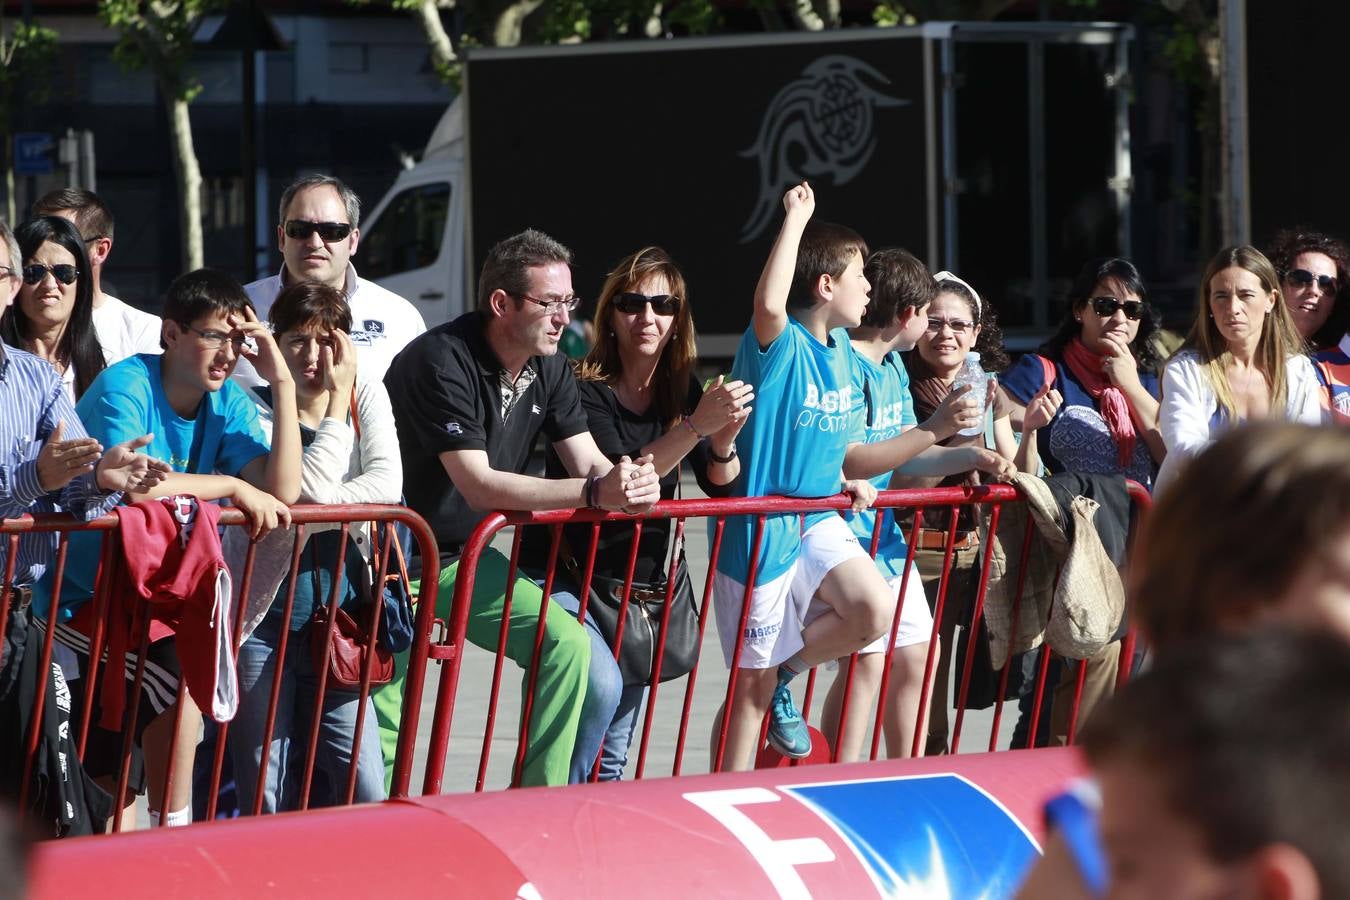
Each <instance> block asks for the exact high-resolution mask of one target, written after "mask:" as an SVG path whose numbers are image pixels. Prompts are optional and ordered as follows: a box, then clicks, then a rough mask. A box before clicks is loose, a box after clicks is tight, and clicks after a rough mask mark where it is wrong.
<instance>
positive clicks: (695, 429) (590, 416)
mask: <svg viewBox="0 0 1350 900" xmlns="http://www.w3.org/2000/svg"><path fill="white" fill-rule="evenodd" d="M595 326H596V334H597V341H596V344H595V346H594V347H592V348H591V351H590V352H589V353H588V354H587V355H586V358H585V359H583V360H582V361H581V364H580V368H579V372H578V377H579V378H580V381H581V385H580V387H581V403H582V406H583V407H584V408H585V410H586V418H587V420H588V423H589V426H590V431H591V435H592V436H593V437H594V438H595V443H596V445H597V446H599V448H600V450H601V452H603V453H604V454H605V455H606V456H608V457H609V458H610V459H612V460H615V461H617V460H618V459H619V457H621V456H628V457H630V458H633V459H636V458H638V457H639V456H646V455H648V454H651V456H652V458H653V465H654V466H655V468H656V471H657V473H658V474H659V475H660V476H661V497H662V499H670V498H672V497H674V496H675V491H676V488H677V486H678V485H679V481H680V461H681V460H683V459H684V458H685V456H689V455H690V454H691V451H692V456H691V461H692V463H693V470H694V476H695V478H696V479H697V480H698V483H699V486H700V487H701V488H702V489H703V491H704V492H705V493H707V494H709V495H712V496H721V495H725V494H727V493H728V492H729V490H728V489H729V487H730V485H731V482H732V481H734V480H735V478H736V476H737V475H738V474H739V473H740V460H738V459H737V458H736V435H737V434H739V433H740V430H741V426H742V425H744V424H745V420H746V418H747V417H748V416H749V415H750V401H751V400H753V399H754V394H753V391H752V387H751V385H748V384H744V383H742V382H739V381H731V382H724V381H723V380H722V378H721V377H720V376H719V377H718V378H717V379H716V381H714V382H713V384H712V385H711V386H710V387H709V389H708V390H707V391H706V392H705V391H704V390H703V389H702V388H700V387H699V384H698V381H697V380H696V379H695V377H694V365H695V362H696V359H695V355H694V347H695V345H694V320H693V316H692V315H691V314H690V310H689V303H688V298H687V295H686V293H685V284H684V277H683V276H682V275H681V274H680V270H679V269H678V268H677V267H676V266H675V263H674V262H673V261H672V260H671V258H670V256H669V254H667V253H666V251H665V250H662V249H661V248H660V247H644V248H642V249H641V250H639V251H637V252H636V253H633V254H631V255H629V256H627V257H625V258H624V259H623V260H622V261H621V262H620V263H619V264H618V265H617V266H616V267H615V268H614V271H612V272H610V273H609V277H608V278H606V279H605V285H604V287H603V288H602V290H601V292H600V300H599V303H598V304H597V306H596V311H595ZM546 466H547V470H548V475H549V476H550V477H566V472H565V470H564V469H563V466H562V462H561V461H560V460H559V459H558V457H557V455H556V454H555V453H554V452H553V451H552V450H550V451H549V452H548V455H547V462H546ZM531 531H532V532H533V534H527V535H526V537H525V541H524V543H525V546H524V547H523V548H522V554H521V555H522V559H523V560H525V562H523V563H522V565H524V566H525V567H526V568H528V569H532V570H535V571H536V572H538V571H542V569H543V568H544V567H545V565H546V564H547V552H548V536H547V533H546V532H545V531H544V530H543V529H531ZM670 531H671V523H670V521H669V520H668V519H648V520H647V521H645V522H644V523H643V528H642V538H641V541H640V542H639V545H638V555H637V562H636V564H635V566H634V569H633V581H634V582H645V583H647V584H651V585H656V584H659V583H661V582H663V581H664V580H665V579H666V577H667V571H668V570H667V566H668V562H669V558H670ZM591 533H592V527H591V526H590V525H571V526H568V527H567V528H566V529H565V532H564V535H565V537H564V544H563V547H562V549H560V551H559V563H558V567H557V573H556V575H555V584H556V585H557V586H558V589H559V590H560V591H568V590H570V591H572V592H573V593H576V592H579V590H580V588H579V587H578V586H577V585H576V583H575V581H576V578H577V577H579V576H575V575H573V574H572V573H571V572H569V566H568V565H567V561H568V560H571V561H574V562H575V567H576V570H577V571H578V572H579V571H580V569H581V568H582V567H584V566H585V561H586V557H587V555H588V553H589V551H590V540H591ZM632 535H633V527H632V526H631V525H629V524H627V523H621V524H612V525H605V526H603V527H602V528H601V529H600V536H599V545H598V546H597V548H596V555H595V569H594V573H595V574H596V575H607V576H611V577H615V578H619V579H622V578H623V577H624V575H625V574H626V573H627V571H628V555H629V553H630V551H631V548H632V544H631V541H632ZM694 583H695V584H699V583H700V581H699V579H695V580H694ZM554 599H555V600H558V601H560V602H563V605H564V606H567V605H568V604H567V603H566V602H565V601H564V598H563V597H561V596H560V595H559V593H558V592H555V593H554ZM575 608H576V607H575V606H573V609H575ZM645 694H646V685H645V684H627V685H624V688H623V693H622V697H621V699H620V701H619V707H618V710H617V711H616V712H615V716H614V721H613V722H612V723H611V725H610V727H609V729H608V731H607V732H606V733H605V740H604V749H603V751H602V753H601V760H600V778H601V780H615V779H618V778H620V777H622V775H623V771H624V767H625V765H626V764H627V759H628V747H629V744H630V743H631V742H632V738H633V731H634V729H635V728H636V726H637V719H638V713H639V712H640V710H641V709H642V705H643V704H642V699H643V697H644V696H645ZM582 721H583V722H585V721H586V716H585V714H584V712H583V714H582ZM582 739H583V736H582V735H578V736H577V741H578V743H579V744H580V743H581V742H582Z"/></svg>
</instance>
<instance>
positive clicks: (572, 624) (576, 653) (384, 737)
mask: <svg viewBox="0 0 1350 900" xmlns="http://www.w3.org/2000/svg"><path fill="white" fill-rule="evenodd" d="M458 568H459V563H458V562H454V563H452V564H450V565H449V566H446V567H445V568H444V569H442V570H441V574H440V588H439V590H438V591H437V593H436V617H437V618H440V619H447V620H448V618H449V615H450V601H451V599H452V598H453V597H454V593H455V573H456V571H457V570H458ZM509 570H510V561H509V560H508V559H507V558H506V557H505V556H503V555H502V554H501V553H499V552H497V551H496V550H493V549H491V548H489V549H487V550H485V551H484V552H483V555H482V557H480V559H479V563H478V574H477V577H476V578H475V579H474V586H473V600H472V603H471V604H470V608H469V629H468V635H469V640H470V641H472V642H473V643H474V644H476V645H477V646H479V647H482V648H483V649H484V650H487V651H489V652H491V653H496V652H497V640H498V637H499V634H500V631H501V623H502V609H503V607H504V606H505V601H506V579H507V573H508V571H509ZM543 599H544V595H543V592H542V591H540V590H539V586H538V585H536V584H535V583H534V582H533V581H531V580H529V579H528V578H523V577H518V578H516V581H515V587H514V589H513V590H512V592H511V619H510V625H509V627H508V628H507V633H506V655H507V656H508V657H510V658H511V659H512V660H514V661H515V663H516V665H518V666H520V667H521V668H522V669H525V670H526V677H525V678H524V679H522V682H521V708H522V709H523V708H524V696H525V691H526V690H527V689H528V687H529V683H530V679H529V673H528V669H529V666H530V661H531V657H532V656H533V653H534V636H535V632H536V631H537V630H538V627H539V607H540V604H541V603H542V602H543ZM590 663H591V644H590V638H589V637H588V636H587V634H586V630H585V628H584V627H583V626H582V625H581V624H580V623H578V622H577V619H576V616H574V615H571V614H569V613H568V612H567V611H566V610H564V609H563V608H562V607H560V606H558V605H557V604H556V603H555V604H553V608H552V609H550V610H549V613H548V621H547V622H546V623H545V626H544V643H543V648H542V650H541V652H540V655H539V680H538V685H537V687H536V689H535V694H534V707H533V708H532V709H531V713H530V738H529V748H528V750H527V751H526V753H525V763H524V768H523V771H522V772H521V777H520V783H521V785H522V786H525V787H529V786H534V785H552V784H567V777H568V772H569V769H570V766H571V761H572V751H573V749H574V748H575V745H576V737H577V722H578V721H579V719H580V718H581V706H582V703H583V702H584V701H585V699H586V677H587V672H588V670H589V668H590ZM446 665H448V663H446ZM407 668H408V654H407V653H400V654H398V655H397V656H395V671H394V680H393V681H392V682H390V683H389V684H386V685H384V686H383V687H381V688H380V689H379V690H378V691H376V692H374V694H373V701H374V704H375V715H376V720H377V722H378V724H379V728H380V746H381V748H382V749H383V751H384V770H385V788H386V790H387V789H388V788H389V786H390V782H391V781H392V780H393V765H394V753H395V750H396V749H397V747H398V731H399V723H400V721H401V719H402V716H403V683H404V677H405V676H406V674H407ZM480 712H484V713H485V712H486V710H477V709H466V708H460V709H457V710H455V720H456V721H457V722H459V723H460V724H461V725H462V724H463V723H464V721H465V717H466V716H473V715H475V714H478V713H480Z"/></svg>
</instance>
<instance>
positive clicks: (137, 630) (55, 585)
mask: <svg viewBox="0 0 1350 900" xmlns="http://www.w3.org/2000/svg"><path fill="white" fill-rule="evenodd" d="M291 519H292V525H293V536H292V537H291V538H290V544H291V549H290V553H289V557H290V563H289V575H290V578H289V588H288V589H287V590H286V591H285V592H284V596H281V595H278V596H277V597H276V598H275V601H274V602H275V603H277V604H282V606H283V609H284V616H285V618H286V619H287V620H288V621H289V618H290V616H291V611H292V607H293V604H294V602H295V590H296V574H297V571H298V569H299V566H300V560H301V552H302V548H303V546H304V542H305V536H306V534H307V533H309V532H310V531H312V530H313V528H314V527H315V526H320V525H329V526H332V525H336V526H338V527H339V529H340V534H341V535H342V537H343V538H344V539H342V540H340V541H339V550H338V560H337V563H336V571H342V570H343V566H344V561H345V553H346V547H347V541H346V540H345V538H346V536H347V534H348V530H349V529H350V528H351V527H352V526H353V525H355V524H363V523H371V530H372V533H374V532H375V531H376V530H382V531H384V532H385V534H386V540H385V542H384V545H385V546H389V545H390V544H391V543H392V541H393V540H394V534H393V528H394V525H395V524H396V523H397V524H401V525H404V526H406V527H407V528H408V529H409V531H410V532H411V534H412V537H413V539H414V540H415V541H416V544H417V547H418V550H419V553H420V555H421V556H422V557H423V558H426V559H436V558H437V549H436V541H435V538H434V536H433V535H432V533H431V529H430V527H429V526H428V525H427V523H426V522H425V521H424V520H423V519H422V518H421V517H420V516H418V515H417V514H416V513H414V512H412V511H411V510H409V509H406V508H404V507H401V506H392V505H359V504H345V505H341V504H339V505H330V506H307V505H305V506H295V507H292V509H291ZM220 524H221V526H223V527H225V528H239V527H245V526H247V525H248V520H247V518H246V517H245V516H244V514H243V513H242V512H241V511H239V510H237V509H230V508H226V509H223V510H221V513H220ZM81 531H93V532H107V533H108V534H109V535H110V537H106V536H105V539H104V541H103V546H104V549H103V554H102V558H101V560H100V563H99V574H98V577H97V581H96V587H95V591H94V595H93V598H92V599H91V600H90V601H89V602H90V603H91V604H93V610H94V612H93V617H92V621H93V623H94V625H93V633H92V634H90V635H88V638H89V645H90V652H89V656H88V660H89V664H88V668H89V670H88V671H86V672H83V673H81V675H80V677H82V678H84V679H87V680H86V681H85V685H86V686H85V689H84V690H83V703H82V704H81V708H79V709H72V710H71V722H72V726H73V728H74V732H75V741H76V748H77V752H79V753H80V754H81V755H82V756H83V754H84V753H85V751H86V747H87V742H88V739H89V734H90V725H91V723H90V718H91V712H92V708H93V706H94V696H95V693H96V691H97V690H98V688H99V684H100V683H99V670H100V668H101V667H102V666H103V660H104V657H106V656H108V654H107V648H108V637H109V635H108V633H107V625H108V618H109V614H110V609H111V608H112V598H111V597H110V586H109V584H108V580H109V579H108V576H107V570H108V569H109V568H110V566H109V565H108V564H107V562H108V560H109V559H110V558H111V556H110V554H112V553H115V552H118V551H119V550H120V540H121V537H120V533H119V530H118V519H117V517H116V516H112V515H109V516H104V517H102V518H99V519H95V520H93V521H90V522H82V521H77V520H74V519H72V518H71V517H68V516H57V515H39V516H26V517H23V518H21V519H13V520H5V521H3V522H0V535H5V536H7V537H6V538H4V539H6V540H7V541H8V553H7V562H6V567H5V568H6V571H5V573H4V582H3V591H2V592H0V645H3V640H4V637H5V628H6V627H7V626H8V623H9V620H10V615H9V614H10V609H11V604H12V602H13V601H14V600H15V599H17V596H18V595H17V592H16V591H14V590H13V580H14V575H15V566H16V561H17V558H18V547H19V540H20V536H21V535H23V534H55V535H56V536H57V541H58V544H57V547H56V552H55V555H54V563H53V570H54V571H53V580H52V596H60V593H61V588H62V584H63V581H64V577H65V570H66V561H67V554H68V549H69V539H70V535H71V534H73V533H76V532H81ZM282 537H284V535H283V536H282ZM256 548H257V545H256V544H252V543H250V544H249V546H248V549H247V551H246V558H245V561H244V568H243V571H242V572H234V573H232V574H233V577H234V578H235V580H236V581H237V583H238V585H239V591H238V594H237V596H238V597H239V598H241V599H240V602H239V604H238V608H237V609H236V610H234V611H233V613H234V614H233V618H232V623H233V629H234V632H233V646H234V649H235V652H236V654H237V652H238V650H239V647H240V644H241V641H242V631H243V626H244V615H243V608H244V606H245V599H244V598H248V597H249V595H250V581H251V579H252V577H253V575H254V565H255V551H256ZM394 565H395V563H394V562H393V561H391V558H390V556H389V555H388V554H384V555H382V556H381V557H380V558H379V560H378V562H377V566H376V568H377V570H378V571H377V572H375V573H372V574H373V578H374V584H376V585H382V584H383V582H384V577H385V575H386V574H387V573H389V572H390V571H392V568H391V567H393V566H394ZM340 581H341V580H340V579H338V578H332V579H331V583H332V587H331V590H329V592H328V598H327V608H328V617H327V620H328V626H327V627H328V633H326V634H325V635H324V639H325V645H326V644H327V643H328V640H329V639H331V636H332V634H331V632H332V629H333V628H334V621H335V616H334V612H335V611H336V609H337V606H338V602H339V587H340ZM436 591H437V584H436V581H435V579H432V580H430V581H428V582H427V583H426V584H425V585H424V586H423V587H422V590H421V592H420V597H421V602H420V603H419V604H418V606H417V612H416V621H415V626H414V641H413V646H412V648H411V652H410V655H409V665H408V673H409V678H408V689H407V698H408V701H409V702H407V703H406V704H404V705H403V708H402V721H401V727H400V734H401V735H404V736H406V740H405V741H404V743H406V744H407V745H408V746H407V748H406V749H405V748H400V754H399V758H400V759H402V760H404V763H403V764H404V766H407V765H408V762H407V760H408V759H410V754H411V746H412V743H413V741H414V739H415V737H416V735H417V733H418V720H419V714H420V711H421V699H420V698H421V692H422V684H423V680H424V672H425V668H426V660H427V653H428V643H429V636H430V634H431V632H432V627H433V619H434V612H435V605H436ZM375 596H376V597H377V598H378V588H376V593H375ZM150 607H151V604H150V603H149V602H142V603H136V604H135V610H134V613H133V616H134V618H133V622H134V624H133V625H132V630H131V635H132V646H135V647H137V648H138V649H137V650H136V654H135V660H136V661H135V677H134V680H133V681H132V688H131V691H130V693H129V696H128V700H127V707H128V708H127V710H126V712H125V714H124V716H123V720H122V721H123V728H122V731H121V755H120V758H119V760H120V766H119V770H118V775H117V781H116V786H115V789H113V796H114V798H119V797H123V796H125V794H126V791H127V785H128V782H129V778H130V770H131V765H132V744H133V737H134V734H133V732H134V729H133V728H132V727H131V725H130V723H134V722H136V721H137V715H138V712H139V705H140V703H141V688H142V685H143V683H144V678H145V670H146V657H147V650H148V648H149V645H150V627H151V620H152V615H151V609H150ZM381 614H382V604H381V603H379V602H375V603H372V604H370V615H371V619H370V620H369V621H367V622H362V623H361V625H363V626H364V627H365V629H366V631H365V633H366V634H375V633H377V628H378V627H379V622H380V616H381ZM42 624H43V627H42V632H43V640H42V643H41V646H40V648H39V647H29V648H28V649H27V652H38V653H40V663H39V667H38V671H39V672H40V673H50V672H51V670H52V657H53V641H54V638H55V635H56V632H57V629H56V628H52V627H46V624H45V623H42ZM302 634H303V633H302ZM291 639H293V638H292V636H291V634H290V632H289V630H288V629H282V631H281V633H280V637H279V641H278V646H277V647H276V653H275V659H277V660H281V659H284V658H285V654H286V648H287V643H288V640H291ZM374 662H375V654H374V653H372V652H370V651H369V649H367V650H366V651H365V652H364V653H363V654H362V658H361V663H360V672H361V680H360V684H359V687H358V688H357V690H358V691H359V702H358V706H357V710H358V711H357V718H356V723H355V731H354V734H353V735H352V743H351V748H350V756H351V764H350V766H349V770H348V773H347V778H346V781H345V784H339V785H330V788H331V789H332V791H333V792H334V794H335V795H336V796H337V797H338V798H339V799H342V798H345V800H346V802H347V803H350V802H351V801H352V797H353V794H354V791H355V788H356V775H357V760H358V758H359V755H360V742H361V735H362V730H363V726H364V723H365V716H366V715H367V705H368V704H367V699H368V697H369V696H370V692H371V678H372V670H373V665H374ZM121 665H122V663H121V661H120V660H118V661H112V660H109V661H108V664H107V666H106V668H107V669H108V670H109V672H104V673H103V677H105V678H106V677H120V676H121V672H120V671H119V669H120V667H121ZM110 673H111V674H110ZM282 673H283V666H281V665H276V666H274V677H273V681H272V684H271V691H270V700H269V707H268V713H267V720H266V726H265V731H264V738H263V740H262V742H261V746H262V747H270V745H271V739H272V736H273V727H274V723H275V721H276V715H277V707H278V702H279V692H280V688H281V683H282ZM328 673H329V669H328V667H327V666H321V667H319V668H318V672H317V678H318V685H317V690H316V695H315V700H314V704H313V709H312V717H311V721H310V723H309V728H308V744H307V748H306V753H305V763H304V771H303V773H302V775H301V789H300V797H299V805H300V808H302V809H303V808H305V807H306V806H307V805H308V803H309V798H310V795H311V787H312V781H313V777H314V768H315V759H316V744H317V741H318V736H319V729H318V725H319V720H320V717H321V715H322V713H323V709H324V698H325V695H326V693H327V691H328V690H329V684H328V681H329V674H328ZM186 696H187V694H186V679H184V678H180V679H179V684H178V693H177V697H176V700H175V702H174V703H173V708H174V709H175V710H176V712H175V716H174V722H173V727H172V730H171V737H170V738H169V745H168V748H167V755H166V757H165V758H166V759H167V764H166V765H164V773H163V780H162V782H161V783H160V784H161V785H162V793H161V794H160V796H162V797H171V796H172V795H173V788H174V786H175V784H178V783H179V779H183V778H191V777H192V773H191V772H187V773H184V772H176V771H175V768H176V766H175V762H174V761H175V757H176V755H177V754H176V753H175V750H176V749H177V743H178V741H179V740H181V739H182V738H181V737H180V733H181V732H183V731H184V722H185V710H186V708H187V707H188V704H185V703H184V702H183V701H184V699H185V698H186ZM45 697H46V692H45V691H44V690H39V691H38V692H37V694H36V698H35V702H34V705H33V711H32V715H31V716H30V718H29V721H28V722H27V723H25V728H26V731H25V741H26V743H25V749H26V752H25V754H24V760H25V762H24V772H23V777H22V781H21V782H20V785H21V787H20V796H19V797H18V798H17V799H18V804H19V807H20V809H25V808H27V802H28V793H29V789H30V784H31V782H32V768H33V765H34V755H35V751H36V748H37V746H38V742H39V738H40V734H39V729H38V723H39V722H41V721H42V715H43V706H44V702H45ZM194 715H195V713H194ZM187 721H188V731H189V732H190V733H192V734H193V738H192V739H193V743H194V746H195V745H196V740H195V732H193V731H192V729H193V728H194V727H195V726H194V724H193V720H192V719H188V720H187ZM218 727H219V732H218V738H217V740H216V744H215V752H214V758H213V765H212V767H211V773H210V780H209V791H210V793H209V797H208V800H207V817H208V818H213V817H214V816H215V814H216V799H217V793H218V791H219V787H220V781H221V772H222V767H223V765H224V760H225V747H226V738H227V736H228V733H229V723H228V722H226V723H221V724H220V725H219V726H218ZM267 775H268V765H267V760H266V757H265V756H264V759H263V763H262V764H261V765H260V766H259V773H258V781H257V789H256V791H255V792H254V795H255V796H254V802H253V805H252V809H251V810H243V812H245V813H248V812H252V813H254V814H256V813H257V812H259V810H260V807H261V805H262V802H263V790H264V786H265V784H266V779H267ZM157 786H160V785H153V786H152V789H153V787H157ZM119 805H120V804H119ZM121 826H122V821H121V816H120V815H115V817H114V821H113V829H114V830H118V829H120V828H121Z"/></svg>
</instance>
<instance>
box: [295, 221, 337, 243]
mask: <svg viewBox="0 0 1350 900" xmlns="http://www.w3.org/2000/svg"><path fill="white" fill-rule="evenodd" d="M316 231H317V232H318V233H319V238H320V240H322V241H323V242H324V243H325V244H331V243H334V242H335V241H344V240H346V239H347V237H348V236H349V235H350V234H351V233H352V226H351V225H349V224H348V223H346V222H307V221H305V220H304V219H291V220H290V221H289V222H287V223H286V237H288V238H294V239H295V240H297V241H307V240H309V236H310V235H311V234H313V233H314V232H316Z"/></svg>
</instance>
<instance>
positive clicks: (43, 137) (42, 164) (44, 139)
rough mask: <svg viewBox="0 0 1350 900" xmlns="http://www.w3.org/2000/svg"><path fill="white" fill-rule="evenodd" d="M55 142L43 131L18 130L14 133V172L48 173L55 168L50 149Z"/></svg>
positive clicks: (20, 173)
mask: <svg viewBox="0 0 1350 900" xmlns="http://www.w3.org/2000/svg"><path fill="white" fill-rule="evenodd" d="M55 148H56V142H55V141H53V140H52V136H51V135H50V134H47V133H46V132H44V131H20V132H17V133H16V134H15V135H14V174H15V175H49V174H51V172H52V171H53V170H54V168H55V163H54V162H53V161H52V151H53V150H54V149H55Z"/></svg>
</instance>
